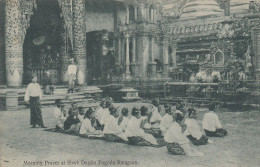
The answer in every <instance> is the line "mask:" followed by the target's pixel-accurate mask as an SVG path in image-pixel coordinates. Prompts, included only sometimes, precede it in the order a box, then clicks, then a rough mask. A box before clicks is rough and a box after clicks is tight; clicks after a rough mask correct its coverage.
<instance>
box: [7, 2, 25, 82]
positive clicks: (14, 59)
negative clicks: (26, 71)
mask: <svg viewBox="0 0 260 167" xmlns="http://www.w3.org/2000/svg"><path fill="white" fill-rule="evenodd" d="M21 16H22V15H21V12H20V0H6V8H5V56H6V58H5V64H6V78H7V86H21V85H22V78H23V37H22V25H21V19H22V18H21Z"/></svg>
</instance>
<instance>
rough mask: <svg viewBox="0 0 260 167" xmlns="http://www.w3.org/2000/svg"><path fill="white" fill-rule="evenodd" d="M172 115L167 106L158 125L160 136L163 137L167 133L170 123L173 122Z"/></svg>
mask: <svg viewBox="0 0 260 167" xmlns="http://www.w3.org/2000/svg"><path fill="white" fill-rule="evenodd" d="M172 115H173V113H172V111H171V107H170V106H169V107H167V108H166V109H165V115H164V116H163V117H162V120H161V123H160V130H161V134H162V136H164V135H165V133H166V132H167V131H168V129H169V128H170V126H171V123H172V121H173V117H172Z"/></svg>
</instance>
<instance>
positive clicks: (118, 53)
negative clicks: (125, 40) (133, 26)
mask: <svg viewBox="0 0 260 167" xmlns="http://www.w3.org/2000/svg"><path fill="white" fill-rule="evenodd" d="M121 45H122V41H121V36H120V35H118V37H117V61H116V64H117V65H120V64H121V57H122V51H121V49H122V46H121Z"/></svg>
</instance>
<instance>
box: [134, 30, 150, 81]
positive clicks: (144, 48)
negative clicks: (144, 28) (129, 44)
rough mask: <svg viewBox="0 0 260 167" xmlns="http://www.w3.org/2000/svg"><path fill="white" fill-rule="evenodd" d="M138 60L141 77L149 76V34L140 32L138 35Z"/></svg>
mask: <svg viewBox="0 0 260 167" xmlns="http://www.w3.org/2000/svg"><path fill="white" fill-rule="evenodd" d="M136 51H137V54H136V55H137V61H138V66H139V68H138V69H139V73H140V77H147V65H148V63H149V61H150V60H149V39H148V34H145V33H139V34H138V35H137V37H136Z"/></svg>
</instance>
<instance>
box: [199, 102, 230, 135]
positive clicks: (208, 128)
mask: <svg viewBox="0 0 260 167" xmlns="http://www.w3.org/2000/svg"><path fill="white" fill-rule="evenodd" d="M202 128H203V129H204V130H205V133H206V135H207V136H211V137H223V136H226V135H227V131H226V130H225V129H223V128H222V125H221V123H220V121H219V119H218V116H217V114H216V113H215V104H210V105H209V112H208V113H206V114H205V115H204V117H203V120H202Z"/></svg>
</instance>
